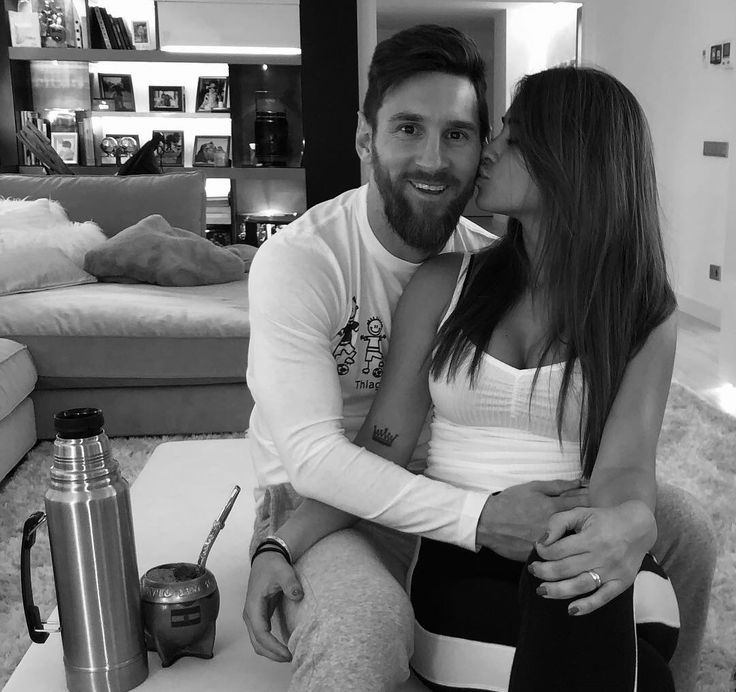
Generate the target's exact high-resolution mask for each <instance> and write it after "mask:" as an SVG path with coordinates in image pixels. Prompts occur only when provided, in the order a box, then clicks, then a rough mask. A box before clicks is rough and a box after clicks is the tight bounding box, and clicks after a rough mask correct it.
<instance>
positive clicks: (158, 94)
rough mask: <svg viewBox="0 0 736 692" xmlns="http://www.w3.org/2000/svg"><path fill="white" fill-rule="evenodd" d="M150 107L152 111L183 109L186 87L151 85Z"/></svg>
mask: <svg viewBox="0 0 736 692" xmlns="http://www.w3.org/2000/svg"><path fill="white" fill-rule="evenodd" d="M148 108H149V109H150V110H152V111H179V112H181V111H183V110H184V87H180V86H149V87H148Z"/></svg>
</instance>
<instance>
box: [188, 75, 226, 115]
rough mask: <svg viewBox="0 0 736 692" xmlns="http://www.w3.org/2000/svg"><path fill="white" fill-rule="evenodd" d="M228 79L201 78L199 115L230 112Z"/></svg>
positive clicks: (198, 98)
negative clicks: (212, 112)
mask: <svg viewBox="0 0 736 692" xmlns="http://www.w3.org/2000/svg"><path fill="white" fill-rule="evenodd" d="M228 81H229V80H228V78H227V77H200V78H199V81H198V82H197V100H196V107H195V110H196V111H197V113H208V112H211V111H221V112H226V111H228V110H230V99H229V84H228Z"/></svg>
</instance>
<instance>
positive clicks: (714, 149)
mask: <svg viewBox="0 0 736 692" xmlns="http://www.w3.org/2000/svg"><path fill="white" fill-rule="evenodd" d="M703 156H720V157H721V158H724V159H727V158H728V142H703Z"/></svg>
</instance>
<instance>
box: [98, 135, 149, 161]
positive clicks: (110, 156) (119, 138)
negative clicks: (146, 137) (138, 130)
mask: <svg viewBox="0 0 736 692" xmlns="http://www.w3.org/2000/svg"><path fill="white" fill-rule="evenodd" d="M110 139H112V140H114V141H115V144H116V145H118V146H122V145H123V144H129V141H128V140H130V139H132V140H134V141H135V146H130V147H128V150H127V151H125V152H120V163H125V162H126V161H127V160H128V159H129V158H130V157H131V156H132V155H133V154H135V153H136V152H137V151H138V150H139V149H140V148H141V140H140V137H139V136H138V135H117V134H109V135H108V134H106V135H105V136H104V137H103V138H102V140H101V141H100V142H97V146H98V147H100V148H101V149H102V147H101V145H102V144H103V143H104V142H105V141H106V140H110ZM116 164H117V161H116V157H115V152H114V151H110V152H107V151H104V149H103V150H102V151H101V157H100V165H102V166H114V165H116Z"/></svg>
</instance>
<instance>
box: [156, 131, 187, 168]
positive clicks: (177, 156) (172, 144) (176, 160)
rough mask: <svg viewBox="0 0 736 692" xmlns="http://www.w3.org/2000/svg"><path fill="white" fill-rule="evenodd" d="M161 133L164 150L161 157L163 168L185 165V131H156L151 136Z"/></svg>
mask: <svg viewBox="0 0 736 692" xmlns="http://www.w3.org/2000/svg"><path fill="white" fill-rule="evenodd" d="M157 132H158V133H159V134H160V135H162V136H163V138H164V141H163V150H162V151H161V154H160V156H159V158H160V160H161V167H162V168H166V167H169V166H183V165H184V131H183V130H154V131H153V132H152V133H151V136H152V137H153V135H155V134H156V133H157Z"/></svg>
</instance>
